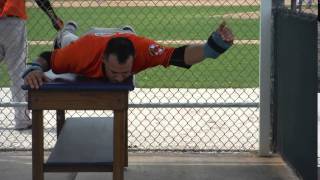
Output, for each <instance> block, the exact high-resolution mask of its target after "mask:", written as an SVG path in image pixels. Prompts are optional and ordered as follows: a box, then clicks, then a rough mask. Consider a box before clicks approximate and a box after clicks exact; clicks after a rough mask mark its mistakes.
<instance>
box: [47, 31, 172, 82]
mask: <svg viewBox="0 0 320 180" xmlns="http://www.w3.org/2000/svg"><path fill="white" fill-rule="evenodd" d="M113 37H126V38H128V39H130V40H131V42H132V43H133V45H134V48H135V57H134V63H133V67H132V73H133V74H136V73H138V72H140V71H142V70H144V69H147V68H150V67H154V66H157V65H162V66H164V67H167V66H169V60H170V58H171V55H172V53H173V51H174V48H173V47H163V46H160V45H159V44H157V43H156V42H155V41H154V40H151V39H147V38H145V37H141V36H137V35H134V34H129V33H116V34H114V35H102V36H101V35H94V34H89V35H85V36H83V37H81V38H79V39H78V40H76V41H74V42H73V43H71V44H69V45H68V46H66V47H64V48H61V49H57V50H54V51H53V53H52V55H51V69H52V71H53V72H54V73H57V74H59V73H75V74H80V75H84V76H87V77H92V78H98V77H103V76H104V74H103V54H104V50H105V48H106V46H107V42H108V41H109V40H110V39H111V38H113Z"/></svg>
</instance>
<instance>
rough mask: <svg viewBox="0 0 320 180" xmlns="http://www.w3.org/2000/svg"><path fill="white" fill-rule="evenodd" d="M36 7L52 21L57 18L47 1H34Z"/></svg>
mask: <svg viewBox="0 0 320 180" xmlns="http://www.w3.org/2000/svg"><path fill="white" fill-rule="evenodd" d="M35 1H36V3H37V4H38V6H39V7H40V8H41V9H42V10H43V12H45V13H46V14H47V15H48V17H49V18H50V19H51V20H53V19H56V18H57V15H56V14H55V12H54V10H53V8H52V6H51V3H50V1H49V0H35Z"/></svg>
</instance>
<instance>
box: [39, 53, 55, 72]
mask: <svg viewBox="0 0 320 180" xmlns="http://www.w3.org/2000/svg"><path fill="white" fill-rule="evenodd" d="M51 54H52V52H51V51H44V52H42V53H41V54H40V55H39V57H41V58H43V59H45V60H46V61H47V63H48V66H49V69H51Z"/></svg>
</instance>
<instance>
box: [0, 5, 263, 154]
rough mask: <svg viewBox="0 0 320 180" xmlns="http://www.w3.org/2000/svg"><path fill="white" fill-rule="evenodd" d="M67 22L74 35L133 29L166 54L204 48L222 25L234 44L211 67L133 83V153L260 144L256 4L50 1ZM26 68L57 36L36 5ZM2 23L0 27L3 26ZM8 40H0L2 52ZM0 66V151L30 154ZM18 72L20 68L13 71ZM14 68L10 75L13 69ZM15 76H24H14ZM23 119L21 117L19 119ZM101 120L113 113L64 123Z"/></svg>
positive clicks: (160, 73)
mask: <svg viewBox="0 0 320 180" xmlns="http://www.w3.org/2000/svg"><path fill="white" fill-rule="evenodd" d="M51 3H52V5H53V7H54V10H55V11H56V13H57V15H58V16H59V17H61V19H63V20H64V21H65V22H67V21H68V20H74V21H76V22H77V23H78V25H79V29H78V32H77V34H78V35H81V34H83V33H84V32H86V31H87V30H89V28H90V27H93V26H94V27H120V26H123V25H130V26H132V27H133V28H134V29H135V31H136V32H137V34H139V35H142V36H146V37H149V38H152V39H155V40H157V41H158V42H159V43H161V44H164V45H168V46H179V45H181V44H185V43H202V42H205V41H206V39H207V37H208V36H209V34H210V33H211V32H212V31H213V30H215V29H216V28H217V27H218V26H219V24H220V23H221V22H222V20H225V21H226V22H227V24H228V26H230V27H231V28H232V30H233V32H234V34H235V36H236V41H235V44H234V46H233V47H232V48H231V49H230V50H229V51H228V52H227V53H225V54H224V55H222V56H221V57H219V59H216V60H205V61H204V62H202V63H201V64H198V65H195V66H193V67H192V68H191V69H189V70H185V69H181V68H176V67H169V68H167V69H165V68H162V67H156V68H153V69H149V70H147V71H144V72H142V73H140V74H138V75H137V76H136V89H135V90H134V91H133V92H131V93H130V95H129V98H130V99H129V115H128V121H129V124H128V128H129V129H128V132H129V138H128V140H129V142H128V145H129V148H130V150H131V151H135V150H139V151H141V150H142V151H155V150H161V151H166V150H170V151H171V150H172V151H214V152H221V151H233V152H234V151H256V150H258V149H259V147H258V145H259V144H258V141H259V139H258V137H259V107H258V103H259V69H258V67H259V57H258V56H259V8H260V1H259V0H223V1H222V0H221V1H219V0H217V1H210V0H189V1H185V0H173V1H164V0H118V1H105V0H96V1H84V0H65V1H62V0H61V1H59V0H53V1H51ZM26 4H27V10H28V11H27V12H28V20H27V37H28V41H27V44H28V55H27V61H29V62H30V61H32V59H34V58H36V57H37V55H38V54H39V53H40V52H42V51H45V50H52V40H53V39H54V37H55V35H56V31H55V30H54V28H53V27H52V25H51V22H50V20H49V19H48V18H47V17H46V16H45V14H44V13H43V12H42V11H41V10H40V8H38V7H37V5H36V4H35V3H34V2H33V1H27V2H26ZM1 21H2V20H1V19H0V24H1ZM4 41H5V40H3V39H1V40H0V45H1V43H2V42H4ZM8 61H10V59H6V60H2V61H1V65H0V77H1V82H0V85H1V89H0V98H1V107H0V111H1V113H0V145H1V150H30V149H31V131H30V130H27V131H16V130H14V126H15V120H14V119H15V111H14V107H18V106H19V107H26V102H24V100H22V102H21V101H16V99H15V98H14V97H16V96H19V93H20V94H21V93H22V92H21V91H19V92H16V93H15V92H14V93H13V94H12V92H11V91H10V87H11V86H12V81H11V80H10V77H12V76H10V75H9V74H8V71H9V67H8V65H7V64H8V63H7V62H8ZM17 66H18V65H17ZM17 66H15V67H17ZM12 71H14V74H16V75H17V74H18V75H20V74H21V71H22V70H21V69H19V68H13V69H12ZM18 113H20V114H21V113H22V112H18ZM88 116H91V117H105V116H112V112H110V111H67V113H66V117H88ZM44 118H45V121H44V122H45V131H44V133H45V142H44V146H45V148H46V149H50V148H52V147H53V146H54V144H55V142H56V127H55V124H56V123H55V119H56V114H55V111H45V112H44Z"/></svg>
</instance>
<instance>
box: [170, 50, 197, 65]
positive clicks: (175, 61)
mask: <svg viewBox="0 0 320 180" xmlns="http://www.w3.org/2000/svg"><path fill="white" fill-rule="evenodd" d="M186 47H187V46H181V47H178V48H176V49H175V50H174V51H173V54H172V56H171V58H170V61H169V64H170V65H174V66H178V67H182V68H187V69H189V68H190V67H191V66H192V65H188V64H186V63H185V62H184V53H185V50H186Z"/></svg>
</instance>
